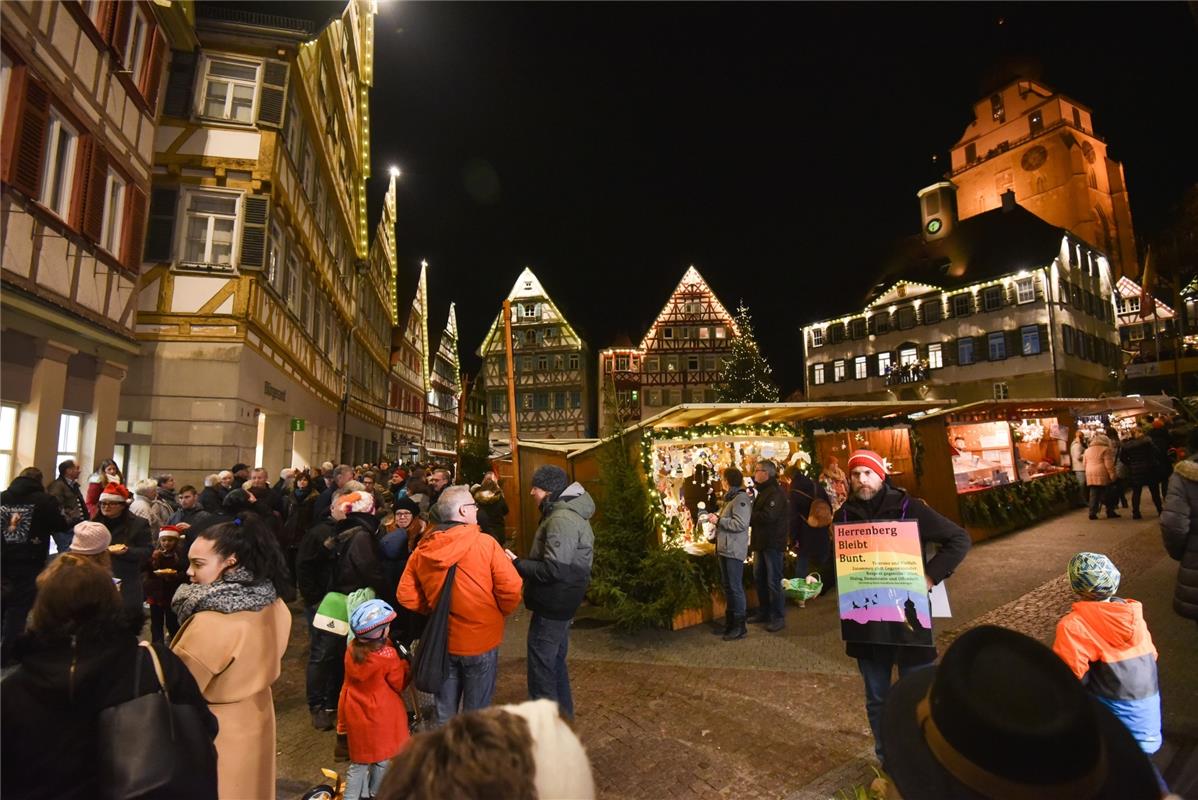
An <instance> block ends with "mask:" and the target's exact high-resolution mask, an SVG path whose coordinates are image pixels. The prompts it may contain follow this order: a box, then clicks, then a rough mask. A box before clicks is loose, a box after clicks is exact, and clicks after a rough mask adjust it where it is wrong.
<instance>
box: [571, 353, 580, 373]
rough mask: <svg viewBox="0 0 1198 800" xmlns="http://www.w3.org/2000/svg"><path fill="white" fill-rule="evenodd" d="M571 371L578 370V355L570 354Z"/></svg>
mask: <svg viewBox="0 0 1198 800" xmlns="http://www.w3.org/2000/svg"><path fill="white" fill-rule="evenodd" d="M570 369H578V353H571V354H570Z"/></svg>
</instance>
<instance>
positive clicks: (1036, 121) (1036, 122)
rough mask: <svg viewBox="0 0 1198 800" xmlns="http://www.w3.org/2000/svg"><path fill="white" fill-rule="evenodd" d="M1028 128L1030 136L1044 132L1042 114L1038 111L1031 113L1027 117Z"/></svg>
mask: <svg viewBox="0 0 1198 800" xmlns="http://www.w3.org/2000/svg"><path fill="white" fill-rule="evenodd" d="M1028 126H1029V127H1030V128H1031V133H1032V136H1035V135H1036V134H1037V133H1039V132H1040V131H1042V130H1044V114H1043V113H1042V112H1040V111H1033V112H1032V113H1031V115H1030V116H1029V117H1028Z"/></svg>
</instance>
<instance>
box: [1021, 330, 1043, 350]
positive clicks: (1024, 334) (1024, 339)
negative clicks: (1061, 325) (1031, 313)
mask: <svg viewBox="0 0 1198 800" xmlns="http://www.w3.org/2000/svg"><path fill="white" fill-rule="evenodd" d="M1029 337H1030V338H1034V339H1035V342H1036V349H1035V350H1032V351H1029V350H1028V348H1027V344H1028V340H1029ZM1019 350H1020V352H1021V353H1022V354H1023V355H1025V356H1038V355H1040V353H1041V352H1043V350H1044V345H1043V343H1042V342H1041V341H1040V328H1038V327H1037V326H1035V325H1024V326H1023V327H1022V328H1020V329H1019Z"/></svg>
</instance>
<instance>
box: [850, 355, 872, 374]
mask: <svg viewBox="0 0 1198 800" xmlns="http://www.w3.org/2000/svg"><path fill="white" fill-rule="evenodd" d="M853 377H854V378H855V379H857V380H861V379H863V378H867V377H869V364H868V362H867V361H866V358H865V356H857V357H856V358H855V359H853Z"/></svg>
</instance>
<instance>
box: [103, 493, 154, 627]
mask: <svg viewBox="0 0 1198 800" xmlns="http://www.w3.org/2000/svg"><path fill="white" fill-rule="evenodd" d="M98 505H99V511H97V512H96V516H95V521H96V522H99V523H100V524H101V525H103V526H104V527H105V528H108V532H109V533H110V534H112V543H111V544H110V545H108V552H109V554H110V556H111V558H112V575H113V577H114V578H118V579H119V580H120V582H121V602H122V604H123V605H124V606H125V610H126V611H127V612H129V614H131V615H133V616H140V615H142V602H143V601H144V599H145V598H144V597H143V593H142V585H141V568H142V565H143V564H145V563H146V562H147V561H149V560H150V551H151V550H152V549H153V547H152V546H151V540H150V523H148V522H146V521H145V520H144V519H142V518H141V517H139V516H137V515H136V514H133V513H130V511H129V490H128V489H126V488H125V487H124V486H121V485H120V484H119V483H110V484H108V485H107V486H105V487H104V491H102V492H101V493H100V496H99V498H98ZM139 627H140V626H139Z"/></svg>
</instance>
